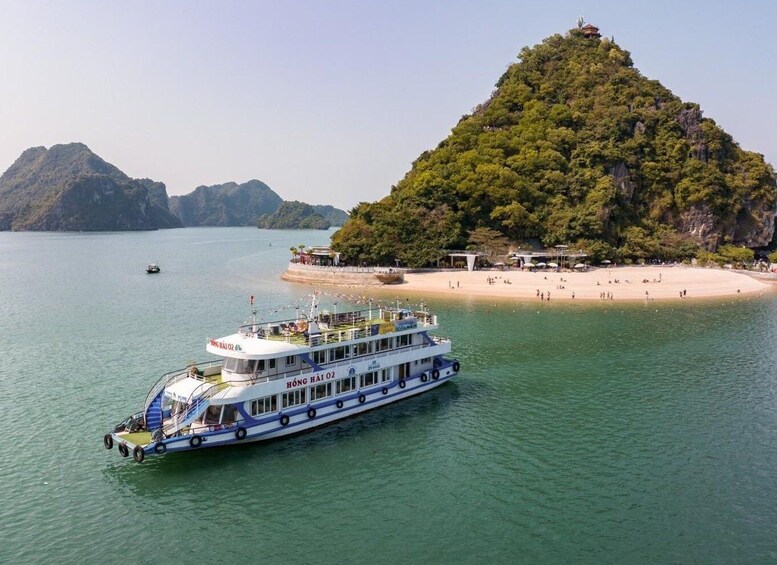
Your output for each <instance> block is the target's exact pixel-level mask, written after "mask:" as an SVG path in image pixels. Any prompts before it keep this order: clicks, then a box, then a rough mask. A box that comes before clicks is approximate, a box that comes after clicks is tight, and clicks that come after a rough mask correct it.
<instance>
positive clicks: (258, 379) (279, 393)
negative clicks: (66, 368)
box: [103, 297, 459, 462]
mask: <svg viewBox="0 0 777 565" xmlns="http://www.w3.org/2000/svg"><path fill="white" fill-rule="evenodd" d="M252 303H253V299H252ZM437 328H438V324H437V316H436V315H434V314H432V313H430V312H429V311H428V310H427V308H426V307H423V306H422V307H421V308H420V309H418V310H412V309H408V308H400V307H398V306H397V307H393V306H392V307H381V308H378V307H375V308H373V307H372V305H371V304H370V308H369V309H365V310H353V311H347V312H340V313H337V312H334V313H332V312H329V311H325V310H321V311H319V306H318V304H317V303H316V299H315V297H314V299H313V302H312V305H311V308H310V315H302V316H299V317H297V316H295V317H294V318H293V319H288V320H284V321H275V322H260V321H257V320H256V314H255V312H254V314H253V317H252V319H251V321H250V322H249V323H247V324H244V325H242V326H240V327H239V328H238V330H237V333H234V334H232V335H229V336H226V337H223V338H219V339H210V340H208V341H207V344H206V350H207V351H208V352H209V353H212V354H215V355H217V356H218V357H220V359H218V360H214V361H210V362H205V363H197V364H194V365H191V366H189V367H187V368H185V369H180V370H177V371H172V372H170V373H167V374H165V375H162V377H160V378H159V380H158V381H157V382H156V384H154V386H153V387H151V390H149V392H148V394H147V395H146V398H145V401H144V403H143V409H142V410H141V411H140V412H138V413H136V414H134V415H132V416H130V417H129V418H127V419H126V420H124V421H123V422H122V423H120V424H118V425H117V426H116V427H115V428H114V430H113V432H111V433H107V434H105V436H104V438H103V443H104V445H105V447H106V448H107V449H111V448H112V447H113V446H114V445H117V446H118V451H119V453H120V454H121V455H122V457H127V456H128V455H129V454H130V452H131V453H132V455H133V457H134V459H135V460H136V461H137V462H142V461H143V459H144V458H145V457H146V456H151V455H162V454H163V453H172V452H178V451H188V450H193V449H201V448H205V447H215V446H220V445H228V444H233V443H245V442H252V441H262V440H268V439H272V438H279V437H282V436H286V435H290V434H295V433H299V432H303V431H306V430H310V429H311V428H316V427H318V426H322V425H325V424H329V423H331V422H335V421H337V420H341V419H343V418H347V417H349V416H353V415H356V414H359V413H361V412H365V411H367V410H371V409H373V408H377V407H379V406H384V405H386V404H391V403H392V402H396V401H398V400H402V399H404V398H408V397H410V396H414V395H416V394H420V393H422V392H426V391H428V390H431V389H433V388H435V387H437V386H439V385H441V384H443V383H444V382H446V381H448V380H449V379H451V378H453V377H454V376H456V375H457V374H458V372H459V362H458V361H457V360H456V359H453V358H451V357H450V356H449V354H450V352H451V342H450V340H449V339H447V338H443V337H438V336H435V335H431V333H430V332H433V331H434V330H436V329H437Z"/></svg>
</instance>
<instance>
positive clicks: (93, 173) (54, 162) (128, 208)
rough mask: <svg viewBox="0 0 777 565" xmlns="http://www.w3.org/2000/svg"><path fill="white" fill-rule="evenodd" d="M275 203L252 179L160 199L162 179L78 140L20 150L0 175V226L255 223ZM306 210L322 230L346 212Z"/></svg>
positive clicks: (301, 226) (277, 200) (74, 227)
mask: <svg viewBox="0 0 777 565" xmlns="http://www.w3.org/2000/svg"><path fill="white" fill-rule="evenodd" d="M283 204H284V200H283V198H281V197H280V196H279V195H278V194H276V193H275V192H274V191H273V190H272V189H271V188H270V187H269V186H267V185H266V184H265V183H263V182H261V181H259V180H250V181H248V182H245V183H243V184H237V183H234V182H228V183H224V184H220V185H214V186H199V187H197V188H196V189H195V190H194V191H193V192H191V193H189V194H186V195H183V196H172V197H170V198H168V196H167V189H166V187H165V185H164V184H163V183H161V182H155V181H152V180H150V179H132V178H130V177H128V176H127V175H125V174H124V173H123V172H122V171H120V170H119V169H118V168H117V167H115V166H114V165H112V164H110V163H107V162H106V161H104V160H103V159H101V158H100V157H99V156H98V155H96V154H95V153H93V152H92V151H91V150H90V149H89V148H88V147H87V146H86V145H84V144H83V143H68V144H61V145H53V146H52V147H51V148H50V149H46V148H45V147H33V148H31V149H28V150H26V151H24V152H23V153H22V155H21V156H20V157H19V158H18V159H17V160H16V161H15V162H14V163H13V165H11V166H10V167H9V168H8V170H7V171H6V172H5V173H4V174H3V176H2V177H0V231H7V230H14V231H24V230H31V231H123V230H155V229H165V228H180V227H190V226H192V227H193V226H256V225H257V223H258V221H259V219H260V218H261V217H263V216H267V215H271V214H274V213H275V212H277V211H278V210H279V209H280V208H281V206H282V205H283ZM294 204H301V203H297V202H294ZM304 206H308V205H307V204H305V205H304ZM311 208H312V209H313V211H314V213H315V214H317V215H318V216H319V217H322V219H324V221H325V222H326V223H327V226H326V227H327V228H328V227H329V226H330V225H338V226H339V225H342V224H343V223H344V222H345V221H346V220H347V218H348V214H347V213H346V212H344V211H343V210H339V209H337V208H334V207H332V206H328V205H322V206H313V207H311ZM284 229H309V228H308V220H306V218H301V219H300V223H299V224H298V225H294V223H293V222H287V226H286V227H285V228H284ZM324 229H326V228H324Z"/></svg>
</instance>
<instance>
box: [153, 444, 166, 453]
mask: <svg viewBox="0 0 777 565" xmlns="http://www.w3.org/2000/svg"><path fill="white" fill-rule="evenodd" d="M165 451H167V446H166V445H165V444H164V443H162V442H161V441H160V442H157V444H156V445H155V446H154V453H156V454H157V455H162V454H163V453H164V452H165Z"/></svg>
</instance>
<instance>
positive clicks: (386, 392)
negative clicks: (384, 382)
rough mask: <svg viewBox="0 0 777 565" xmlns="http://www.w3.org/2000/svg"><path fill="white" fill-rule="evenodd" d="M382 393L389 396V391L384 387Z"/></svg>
mask: <svg viewBox="0 0 777 565" xmlns="http://www.w3.org/2000/svg"><path fill="white" fill-rule="evenodd" d="M380 392H382V393H383V394H388V389H387V388H386V387H385V386H384V387H383V390H381V391H380Z"/></svg>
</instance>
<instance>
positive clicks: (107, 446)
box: [103, 434, 113, 449]
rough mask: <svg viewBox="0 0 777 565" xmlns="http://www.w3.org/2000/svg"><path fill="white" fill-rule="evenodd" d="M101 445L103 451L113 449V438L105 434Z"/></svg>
mask: <svg viewBox="0 0 777 565" xmlns="http://www.w3.org/2000/svg"><path fill="white" fill-rule="evenodd" d="M103 445H104V446H105V449H113V436H112V435H111V434H105V435H104V436H103Z"/></svg>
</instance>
